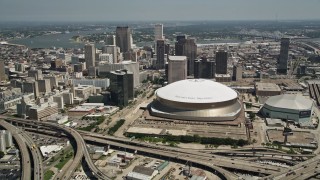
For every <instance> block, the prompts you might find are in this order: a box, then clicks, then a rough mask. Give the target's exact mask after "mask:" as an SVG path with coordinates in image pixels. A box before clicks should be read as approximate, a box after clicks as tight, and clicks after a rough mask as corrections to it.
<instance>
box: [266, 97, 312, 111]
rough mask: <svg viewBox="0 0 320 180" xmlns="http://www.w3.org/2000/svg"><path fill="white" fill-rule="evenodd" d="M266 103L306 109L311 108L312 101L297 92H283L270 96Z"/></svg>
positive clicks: (280, 106) (287, 107)
mask: <svg viewBox="0 0 320 180" xmlns="http://www.w3.org/2000/svg"><path fill="white" fill-rule="evenodd" d="M266 104H267V105H269V106H273V107H277V108H285V109H294V110H307V109H310V108H312V105H313V101H312V100H311V99H309V98H306V97H304V96H302V95H299V94H283V95H278V96H272V97H270V98H269V99H268V100H267V101H266Z"/></svg>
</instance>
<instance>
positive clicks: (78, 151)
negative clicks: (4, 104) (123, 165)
mask: <svg viewBox="0 0 320 180" xmlns="http://www.w3.org/2000/svg"><path fill="white" fill-rule="evenodd" d="M0 118H4V119H5V120H7V121H10V122H15V123H20V124H27V125H30V126H33V127H35V129H38V128H39V126H44V127H49V128H51V129H55V130H57V131H61V132H64V133H65V134H66V135H67V136H68V137H71V138H72V139H73V140H75V143H76V147H75V156H74V158H73V162H72V163H71V165H70V166H64V169H63V170H62V172H61V173H59V174H58V176H57V177H56V178H55V179H58V178H59V179H70V178H71V176H72V174H73V173H74V172H75V170H76V169H77V167H78V166H79V165H80V163H81V161H82V158H83V157H84V159H85V161H86V162H87V164H88V167H89V168H90V170H91V171H92V174H93V175H94V176H95V177H96V178H98V179H111V178H110V177H108V176H107V175H105V174H103V173H102V172H101V171H100V170H99V169H98V168H97V167H96V166H95V165H94V163H93V161H92V159H91V157H90V154H89V151H88V149H87V146H86V143H85V141H84V140H83V138H82V136H81V135H80V134H79V133H78V132H77V131H76V130H74V129H72V128H69V127H66V126H64V125H58V124H53V123H48V122H40V121H31V120H25V119H20V118H12V117H6V116H0Z"/></svg>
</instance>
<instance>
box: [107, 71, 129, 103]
mask: <svg viewBox="0 0 320 180" xmlns="http://www.w3.org/2000/svg"><path fill="white" fill-rule="evenodd" d="M109 77H110V91H111V100H112V102H114V103H115V104H116V105H120V106H126V105H128V101H129V99H133V74H132V73H131V72H128V71H127V70H121V71H120V70H119V71H112V72H111V73H110V76H109Z"/></svg>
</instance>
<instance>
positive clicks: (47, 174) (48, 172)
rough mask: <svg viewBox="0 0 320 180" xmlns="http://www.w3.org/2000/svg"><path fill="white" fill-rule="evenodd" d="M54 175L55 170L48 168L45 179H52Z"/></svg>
mask: <svg viewBox="0 0 320 180" xmlns="http://www.w3.org/2000/svg"><path fill="white" fill-rule="evenodd" d="M53 175H54V172H53V171H51V170H48V171H46V172H45V173H44V178H43V179H44V180H50V179H51V178H52V176H53Z"/></svg>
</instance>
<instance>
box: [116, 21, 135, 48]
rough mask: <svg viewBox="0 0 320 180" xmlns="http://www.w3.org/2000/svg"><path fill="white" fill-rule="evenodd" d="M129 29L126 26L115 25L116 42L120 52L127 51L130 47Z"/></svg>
mask: <svg viewBox="0 0 320 180" xmlns="http://www.w3.org/2000/svg"><path fill="white" fill-rule="evenodd" d="M131 38H132V37H131V30H130V28H129V27H128V26H126V27H117V29H116V44H117V46H118V47H119V48H120V52H128V51H129V50H130V49H131V43H132V42H131Z"/></svg>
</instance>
